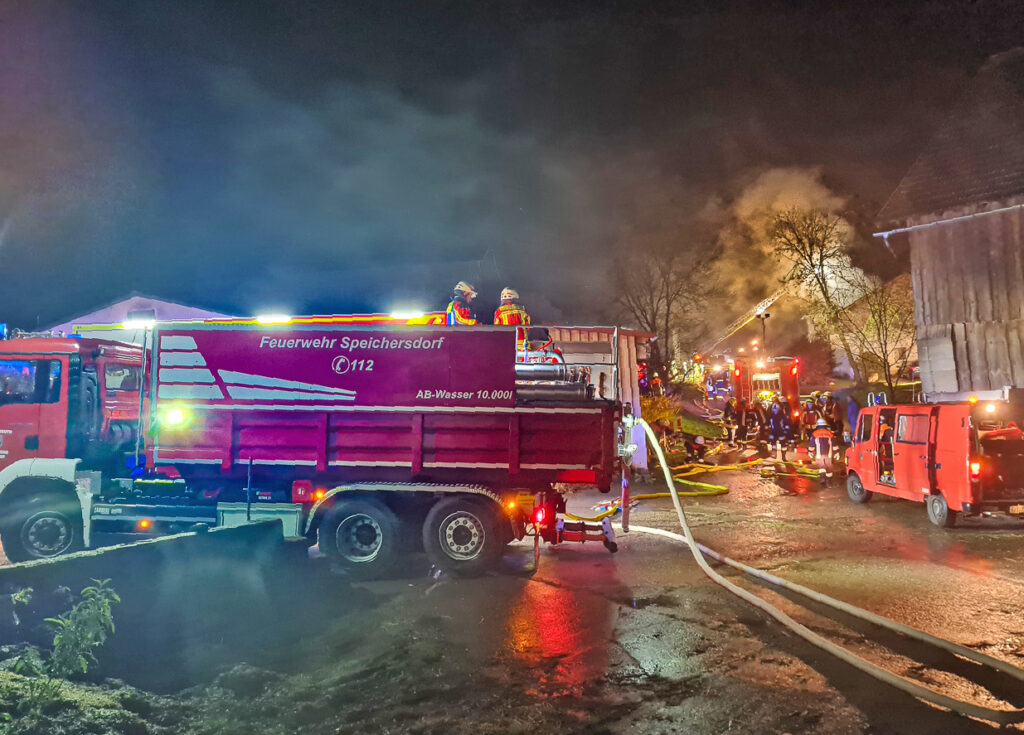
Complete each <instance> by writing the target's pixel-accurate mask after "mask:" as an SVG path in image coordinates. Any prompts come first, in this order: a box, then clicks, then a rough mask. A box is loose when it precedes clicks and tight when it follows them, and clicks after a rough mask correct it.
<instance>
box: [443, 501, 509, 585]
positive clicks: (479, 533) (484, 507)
mask: <svg viewBox="0 0 1024 735" xmlns="http://www.w3.org/2000/svg"><path fill="white" fill-rule="evenodd" d="M491 506H494V508H492V507H491ZM496 509H497V506H495V505H494V503H493V502H491V501H489V500H477V499H475V498H445V499H444V500H440V501H438V502H437V503H436V504H435V505H434V507H433V508H431V509H430V512H429V513H427V518H426V520H425V521H424V522H423V546H424V548H425V549H426V551H427V557H428V558H429V559H430V562H431V564H433V565H434V566H436V567H438V568H439V569H442V570H444V571H446V572H450V573H451V574H456V575H458V576H462V577H473V576H476V575H479V574H483V573H484V572H485V571H487V570H488V569H490V568H491V566H493V565H494V563H495V562H496V561H497V560H498V557H500V556H501V553H502V551H503V550H504V548H505V536H504V534H502V533H501V530H500V528H499V525H498V518H497V513H496V512H495V511H496Z"/></svg>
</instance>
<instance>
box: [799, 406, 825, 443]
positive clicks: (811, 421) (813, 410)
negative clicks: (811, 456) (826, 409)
mask: <svg viewBox="0 0 1024 735" xmlns="http://www.w3.org/2000/svg"><path fill="white" fill-rule="evenodd" d="M803 411H804V415H803V416H802V417H801V419H802V420H801V422H800V427H801V428H802V429H803V435H802V437H801V438H802V439H803V441H806V442H810V441H811V434H813V433H814V428H815V426H816V425H817V423H818V419H819V418H821V414H820V413H818V404H816V403H815V402H814V401H813V400H809V401H807V402H806V403H804V408H803ZM808 451H810V445H808Z"/></svg>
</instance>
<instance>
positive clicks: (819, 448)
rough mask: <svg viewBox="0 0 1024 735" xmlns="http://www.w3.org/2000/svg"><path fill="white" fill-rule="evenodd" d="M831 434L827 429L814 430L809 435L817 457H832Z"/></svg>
mask: <svg viewBox="0 0 1024 735" xmlns="http://www.w3.org/2000/svg"><path fill="white" fill-rule="evenodd" d="M833 436H834V435H833V434H832V432H831V431H829V430H828V429H815V430H814V432H813V433H812V434H811V441H812V442H813V443H814V450H815V451H816V452H817V453H818V456H819V457H830V456H832V439H833Z"/></svg>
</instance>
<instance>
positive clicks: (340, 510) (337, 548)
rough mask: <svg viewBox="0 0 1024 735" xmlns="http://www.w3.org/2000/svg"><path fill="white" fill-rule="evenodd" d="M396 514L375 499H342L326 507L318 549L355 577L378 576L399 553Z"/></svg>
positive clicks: (392, 563)
mask: <svg viewBox="0 0 1024 735" xmlns="http://www.w3.org/2000/svg"><path fill="white" fill-rule="evenodd" d="M399 528H400V526H399V523H398V518H397V517H396V516H395V514H394V513H393V512H392V511H391V509H390V508H388V507H387V506H385V505H383V504H382V503H378V502H377V501H375V500H342V501H339V502H338V503H336V504H335V505H334V507H333V508H331V509H330V510H329V511H327V515H325V516H324V519H323V521H321V522H320V527H319V528H318V529H317V539H318V542H319V545H320V551H321V552H323V553H324V554H325V555H326V556H328V557H329V558H330V559H331V560H332V561H334V562H336V563H337V564H339V565H340V566H342V567H343V568H344V569H345V570H346V571H347V572H348V573H349V574H350V575H351V576H352V577H354V578H356V579H374V578H377V577H381V576H383V575H384V573H385V572H387V571H388V570H389V569H390V568H391V567H392V566H393V565H394V563H395V560H396V559H397V557H398V546H399V544H398V533H399Z"/></svg>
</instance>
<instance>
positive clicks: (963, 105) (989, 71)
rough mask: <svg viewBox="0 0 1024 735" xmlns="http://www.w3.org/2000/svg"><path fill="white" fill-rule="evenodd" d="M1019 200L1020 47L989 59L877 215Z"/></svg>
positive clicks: (1023, 72)
mask: <svg viewBox="0 0 1024 735" xmlns="http://www.w3.org/2000/svg"><path fill="white" fill-rule="evenodd" d="M1021 195H1024V47H1022V48H1016V49H1013V50H1011V51H1006V52H1004V53H1001V54H996V55H995V56H992V57H991V58H990V59H989V60H988V61H987V62H986V63H985V65H984V66H983V67H982V68H981V70H980V71H979V72H978V74H977V76H976V77H975V78H974V79H973V80H972V81H971V82H970V84H969V85H968V86H967V89H966V90H965V93H964V95H963V97H962V98H961V99H960V101H959V103H958V104H957V105H956V107H954V109H953V110H952V111H951V114H950V115H949V116H948V117H947V118H946V119H945V121H944V122H943V123H942V124H941V126H940V127H939V129H938V131H937V132H936V133H935V135H934V137H933V138H932V139H931V141H930V142H929V143H928V146H927V147H926V148H925V149H924V152H922V153H921V155H920V156H919V157H918V159H917V160H916V161H915V162H914V164H913V165H912V166H911V167H910V170H909V171H908V172H907V174H906V176H904V177H903V180H902V181H900V183H899V186H897V187H896V191H894V192H893V194H892V196H890V197H889V200H888V201H887V202H886V203H885V206H884V207H882V211H881V212H879V214H878V221H879V224H881V225H889V224H893V223H896V222H899V223H903V222H904V221H905V220H906V219H907V218H908V217H911V216H914V215H918V216H920V215H928V214H937V213H939V212H944V211H948V210H950V209H953V208H960V207H969V206H970V205H973V204H982V203H985V202H999V201H1005V200H1007V199H1009V198H1012V197H1017V196H1021Z"/></svg>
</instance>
